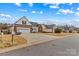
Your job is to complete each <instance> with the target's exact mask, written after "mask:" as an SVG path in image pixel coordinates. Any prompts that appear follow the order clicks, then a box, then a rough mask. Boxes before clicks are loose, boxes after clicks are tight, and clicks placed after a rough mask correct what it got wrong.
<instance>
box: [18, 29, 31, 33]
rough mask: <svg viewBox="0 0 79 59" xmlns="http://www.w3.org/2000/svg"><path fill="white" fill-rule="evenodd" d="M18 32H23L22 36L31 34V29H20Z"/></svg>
mask: <svg viewBox="0 0 79 59" xmlns="http://www.w3.org/2000/svg"><path fill="white" fill-rule="evenodd" d="M17 32H21V33H22V34H25V33H30V29H29V28H22V29H19V30H18V31H17Z"/></svg>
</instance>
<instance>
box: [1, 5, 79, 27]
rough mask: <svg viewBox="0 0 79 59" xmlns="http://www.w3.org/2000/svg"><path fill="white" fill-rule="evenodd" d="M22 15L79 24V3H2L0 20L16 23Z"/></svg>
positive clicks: (52, 21) (46, 20) (49, 22)
mask: <svg viewBox="0 0 79 59" xmlns="http://www.w3.org/2000/svg"><path fill="white" fill-rule="evenodd" d="M22 16H26V17H27V18H28V19H29V20H30V21H34V22H39V23H46V24H53V23H55V24H73V25H76V26H79V24H78V23H79V3H57V4H56V3H0V22H7V23H14V22H15V21H17V20H18V19H19V18H21V17H22Z"/></svg>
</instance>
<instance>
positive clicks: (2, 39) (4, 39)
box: [0, 35, 27, 48]
mask: <svg viewBox="0 0 79 59" xmlns="http://www.w3.org/2000/svg"><path fill="white" fill-rule="evenodd" d="M24 43H27V41H26V40H25V39H24V38H22V37H21V36H18V35H15V36H14V37H13V44H12V35H3V36H1V35H0V48H4V47H11V46H14V45H20V44H24Z"/></svg>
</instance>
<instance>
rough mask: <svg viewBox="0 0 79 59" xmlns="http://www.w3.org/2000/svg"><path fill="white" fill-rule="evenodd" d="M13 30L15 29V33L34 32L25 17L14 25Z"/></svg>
mask: <svg viewBox="0 0 79 59" xmlns="http://www.w3.org/2000/svg"><path fill="white" fill-rule="evenodd" d="M11 29H13V31H14V32H15V33H29V32H31V31H32V25H31V23H30V22H29V20H28V19H27V18H26V17H25V16H23V17H22V18H20V19H19V20H18V21H16V22H15V23H14V24H13V26H12V28H11Z"/></svg>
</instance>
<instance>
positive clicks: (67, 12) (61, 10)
mask: <svg viewBox="0 0 79 59" xmlns="http://www.w3.org/2000/svg"><path fill="white" fill-rule="evenodd" d="M59 12H60V13H62V14H65V15H66V14H72V13H74V12H73V11H72V10H70V9H59Z"/></svg>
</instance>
